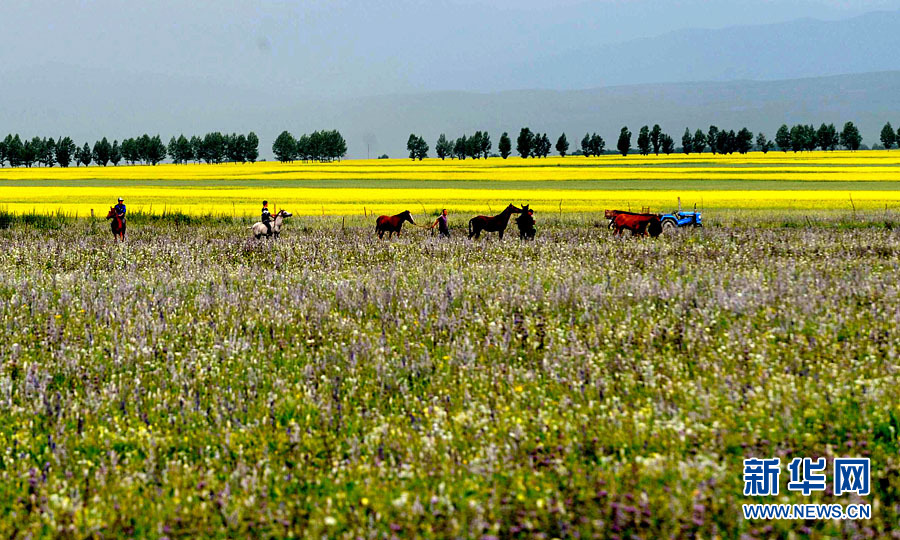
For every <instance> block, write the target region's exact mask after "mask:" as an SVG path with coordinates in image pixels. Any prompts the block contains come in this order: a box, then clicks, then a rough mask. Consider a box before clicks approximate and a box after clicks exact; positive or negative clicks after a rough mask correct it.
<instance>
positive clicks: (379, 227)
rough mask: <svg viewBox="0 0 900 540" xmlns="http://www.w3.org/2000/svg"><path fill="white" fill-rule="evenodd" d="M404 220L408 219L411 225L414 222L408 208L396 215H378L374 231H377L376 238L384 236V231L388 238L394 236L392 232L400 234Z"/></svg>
mask: <svg viewBox="0 0 900 540" xmlns="http://www.w3.org/2000/svg"><path fill="white" fill-rule="evenodd" d="M404 221H408V222H410V223H412V224H413V225H415V224H416V222H415V221H413V218H412V216H411V215H410V213H409V210H407V211H405V212H400V213H399V214H397V215H396V216H378V219H377V220H376V221H375V232H376V233H378V238H384V233H388V238H391V237H392V236H394V233H397V236H400V229H401V228H403V222H404Z"/></svg>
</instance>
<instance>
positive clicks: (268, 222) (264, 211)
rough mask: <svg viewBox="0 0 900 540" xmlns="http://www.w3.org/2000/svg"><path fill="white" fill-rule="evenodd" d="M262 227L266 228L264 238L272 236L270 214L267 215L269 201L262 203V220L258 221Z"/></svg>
mask: <svg viewBox="0 0 900 540" xmlns="http://www.w3.org/2000/svg"><path fill="white" fill-rule="evenodd" d="M260 221H261V222H262V224H263V225H265V226H266V236H267V237H268V236H271V235H272V224H271V221H272V214H270V213H269V201H263V207H262V218H261V219H260Z"/></svg>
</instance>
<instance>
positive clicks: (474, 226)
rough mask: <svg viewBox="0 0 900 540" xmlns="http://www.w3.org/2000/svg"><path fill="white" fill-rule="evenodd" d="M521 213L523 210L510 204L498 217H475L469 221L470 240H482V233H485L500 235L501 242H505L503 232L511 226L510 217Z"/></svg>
mask: <svg viewBox="0 0 900 540" xmlns="http://www.w3.org/2000/svg"><path fill="white" fill-rule="evenodd" d="M521 213H522V209H521V208H516V207H515V206H513V205H511V204H510V205H509V206H507V207H506V209H505V210H503V211H502V212H500V213H499V214H497V215H496V216H475V217H473V218H472V219H470V220H469V238H473V237H474V238H480V237H481V231H485V232H495V233H499V234H500V240H503V231H505V230H506V226H507V225H509V217H510V216H512V215H513V214H521Z"/></svg>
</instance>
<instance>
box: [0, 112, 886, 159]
mask: <svg viewBox="0 0 900 540" xmlns="http://www.w3.org/2000/svg"><path fill="white" fill-rule="evenodd" d="M862 141H863V138H862V135H861V134H860V132H859V129H858V128H857V127H856V126H855V125H854V123H853V122H847V123H845V124H844V126H843V129H842V130H841V131H840V132H838V131H837V128H836V127H835V126H834V124H824V123H823V124H822V125H820V126H819V127H818V128H815V127H814V126H813V125H805V124H797V125H794V126H791V127H788V125H787V124H784V125H782V126H781V127H780V128H779V129H778V131H777V132H776V134H775V137H774V139H772V140H769V139H768V137H766V135H765V134H764V133H758V134H756V135H755V137H754V134H753V133H752V132H751V131H750V130H748V129H747V128H746V127H744V128H741V129H740V130H738V131H734V130H725V129H720V128H718V127H717V126H715V125H712V126H710V127H709V129H708V130H706V131H704V130H702V129H697V130H695V131H693V132H692V131H691V129H690V128H685V131H684V134H683V135H682V137H681V146H680V147H676V146H675V140H674V139H673V138H672V137H671V136H670V135H668V134H667V133H665V132H663V131H662V129H661V128H660V126H659V124H655V125H654V126H653V127H652V128H651V127H650V126H649V125H645V126H642V127H641V129H640V130H639V132H638V136H637V141H636V143H637V148H636V150H637V151H638V152H639V153H640V154H641V155H649V154H650V153H651V152H653V153H655V154H656V155H659V153H660V152H662V153H664V154H671V153H674V152H679V151H680V152H683V153H685V154H692V153H694V154H698V153H703V152H705V151H707V150H708V151H709V152H711V153H712V154H733V153H735V152H736V153H740V154H746V153H747V152H749V151H751V150H754V149H755V150H758V151H761V152H764V153H766V152H769V151H771V150H775V149H776V148H777V149H778V150H781V151H783V152H789V151H792V152H801V151H812V150H815V149H821V150H824V151H833V150H836V149H837V148H838V147H843V148H845V149H847V150H851V151H855V150H859V149H860V148H864V145H863V144H862ZM515 142H516V146H515V151H516V152H517V153H518V154H519V156H521V157H522V158H529V157H534V158H540V157H547V156H548V155H549V154H550V151H551V149H552V148H554V147H555V149H556V151H557V153H558V154H559V155H560V156H563V157H564V156H566V155H570V153H569V148H570V145H569V141H568V138H567V137H566V134H565V133H562V134H561V135H560V136H559V138H558V139H557V141H556V144H555V145H554V146H552V145H551V142H550V138H549V136H548V135H547V134H546V133H543V134H541V133H535V132H532V131H531V129H530V128H528V127H524V128H522V129H521V130H520V132H519V136H518V137H517V138H516V141H515ZM880 142H881V145H880V146H878V145H875V146H874V148H883V149H886V150H890V149H892V148H893V147H894V146H900V129H897V130H896V131H895V130H894V128H893V126H892V125H891V123H890V122H887V123H886V124H885V125H884V127H883V128H882V130H881V134H880ZM406 147H407V151H408V152H409V157H410V158H411V159H413V160H422V159H424V158H426V157H428V152H429V150H430V147H429V145H428V143H427V142H426V141H425V139H424V138H423V137H421V136H419V135H416V134H410V136H409V139H408V140H407V145H406ZM492 148H493V142H492V141H491V136H490V134H489V133H488V132H487V131H476V132H475V134H474V135H471V136H468V135H465V134H463V135H462V136H460V137H458V138H457V139H449V138H447V136H446V135H445V134H444V133H441V134H440V136H439V137H438V140H437V142H436V144H435V148H434V150H435V154H436V155H437V157H439V158H441V159H446V158H450V159H460V160H464V159H466V158H472V159H480V158H485V159H487V158H488V157H491V156H498V157H501V158H503V159H506V158H508V157H509V156H510V155H512V153H513V145H512V140H511V139H510V137H509V134H508V133H507V132H504V133H503V134H502V135H501V136H500V139H499V141H498V143H497V152H498V153H496V154H494V153H491V150H492ZM633 149H634V148H633V147H632V132H631V131H630V130H629V129H628V127H627V126H625V127H623V128H622V129H621V131H620V132H619V137H618V140H617V143H616V149H615V150H614V151H613V150H608V149H607V148H606V141H605V140H604V139H603V137H601V136H600V135H598V134H597V133H585V135H584V138H582V140H581V145H580V148H579V149H577V150H575V151H574V152H572V153H571V155H581V156H588V157H590V156H599V155H602V154H611V153H618V154H621V155H622V156H627V155H628V154H629V153H630V152H631V151H632V150H633ZM272 152H273V153H274V154H275V157H276V159H278V160H279V161H282V162H287V161H295V160H302V161H333V160H339V159H341V158H343V157H344V156H345V155H346V154H347V143H346V141H345V140H344V137H343V136H342V135H341V134H340V132H339V131H337V130H330V131H327V130H326V131H314V132H313V133H311V134H308V135H307V134H304V135H301V136H300V137H299V138H294V136H293V135H291V133H290V132H288V131H283V132H282V133H281V134H280V135H279V136H278V137H277V138H276V139H275V142H274V143H273V145H272ZM382 157H384V156H382ZM166 158H169V159H171V161H172V163H176V164H178V163H182V164H183V163H188V162H190V161H193V162H195V163H199V162H205V163H223V162H234V163H237V162H241V163H246V162H250V163H254V162H256V161H257V160H258V159H259V138H258V137H257V136H256V134H255V133H253V132H252V131H251V132H250V133H248V134H247V135H243V134H235V133H232V134H230V135H229V134H227V133H226V134H223V133H220V132H211V133H207V134H206V135H204V136H203V137H199V136H196V135H195V136H192V137H190V138H187V137H186V136H185V135H183V134H182V135H180V136H178V137H174V136H173V137H172V138H171V139H170V140H169V143H168V145H167V144H165V143H163V141H162V139H161V138H160V136H159V135H156V136H152V137H151V136H149V135H147V134H144V135H141V136H140V137H134V138H127V139H124V140H122V142H121V143H119V142H118V141H116V140H114V141H113V142H112V143H110V142H109V140H108V139H107V138H106V137H103V138H102V139H100V140H99V141H96V142H95V143H94V144H93V146H91V145H90V144H89V143H87V142H86V143H84V144H83V145H81V146H79V145H77V144H76V143H75V142H74V141H73V140H72V138H71V137H59V138H58V139H53V138H52V137H50V138H41V137H33V138H32V139H27V138H26V139H22V138H21V137H20V136H19V134H9V135H7V136H6V138H5V139H3V140H0V167H3V166H5V164H7V163H8V164H9V165H10V166H12V167H32V166H35V165H42V166H45V167H53V166H55V165H59V166H60V167H69V166H70V165H72V164H74V165H75V166H76V167H77V166H81V165H84V166H89V165H91V164H92V163H93V164H96V165H101V166H104V167H105V166H107V165H108V164H110V163H112V164H113V165H114V166H115V165H118V164H119V163H121V162H123V161H124V162H126V163H130V164H132V165H134V164H137V163H141V164H149V165H156V164H158V163H161V162H162V161H164V160H165V159H166Z"/></svg>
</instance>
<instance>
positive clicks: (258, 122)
mask: <svg viewBox="0 0 900 540" xmlns="http://www.w3.org/2000/svg"><path fill="white" fill-rule="evenodd" d="M878 10H892V11H894V12H895V14H894V17H900V12H897V10H900V0H854V1H852V2H845V1H837V0H731V1H718V0H596V1H585V0H554V1H547V0H515V1H514V0H497V1H493V2H484V1H479V0H429V1H424V0H388V1H376V2H373V1H371V0H305V1H286V0H215V1H211V0H192V1H190V2H185V1H184V0H154V1H152V2H135V1H132V0H129V1H125V0H33V1H29V2H24V1H22V2H20V1H12V0H9V1H0V28H2V29H3V31H0V134H4V133H9V132H20V133H22V134H23V135H25V134H27V135H28V136H32V135H41V136H46V135H55V136H59V135H63V134H68V135H71V136H73V137H74V138H76V140H79V141H80V140H84V139H86V140H96V139H99V138H100V137H102V136H108V137H109V138H110V139H113V138H118V139H121V138H123V137H126V136H134V135H140V134H141V133H145V132H146V133H151V134H152V133H160V134H161V135H162V136H163V137H168V136H171V135H173V134H178V133H186V134H188V135H190V134H194V133H199V134H202V133H205V132H207V131H223V132H245V133H246V132H248V131H250V130H255V131H257V133H258V134H259V136H260V139H261V144H260V149H261V151H262V154H263V156H267V155H268V153H269V149H270V148H271V141H272V140H273V139H274V138H275V136H277V134H278V133H279V132H280V130H281V129H290V130H291V131H292V132H295V133H296V134H299V133H303V132H308V131H312V130H314V129H333V128H340V129H342V130H344V131H346V132H347V133H348V134H349V135H348V143H349V147H350V154H351V156H353V157H364V156H365V155H366V152H367V151H368V150H370V148H369V147H372V146H373V145H372V144H368V143H369V142H370V141H372V140H376V139H377V140H378V141H379V145H377V148H378V151H379V152H380V151H389V152H390V153H391V154H399V153H402V145H403V144H404V141H405V140H406V136H407V135H406V133H409V131H408V130H411V129H424V128H423V127H422V126H423V122H424V119H425V116H426V115H429V116H428V118H429V120H428V125H427V126H425V128H427V129H435V130H442V129H445V128H444V126H457V128H456V129H469V128H470V127H471V128H473V129H478V128H479V127H485V126H479V125H476V123H477V122H480V121H481V120H474V119H473V120H466V121H465V122H463V121H462V116H461V115H460V114H459V113H458V111H460V109H459V107H460V106H461V103H463V102H464V101H465V100H463V101H460V100H458V99H457V100H456V101H455V102H454V103H452V104H451V103H445V104H443V105H442V103H441V101H440V100H441V99H443V98H441V97H439V96H440V94H437V93H439V92H445V91H464V92H475V93H485V94H487V93H494V92H502V91H516V90H534V89H547V90H581V89H587V88H597V87H601V86H614V85H621V84H646V83H655V82H660V83H664V82H679V81H697V80H701V81H711V80H716V81H727V80H733V79H739V78H748V79H756V80H772V79H778V78H784V79H789V78H798V77H809V76H816V75H820V74H821V75H833V74H839V73H851V72H861V71H881V70H895V69H900V59H898V57H896V55H895V54H892V53H891V52H887V53H885V51H896V50H897V47H898V46H900V43H897V42H896V41H897V40H900V33H898V32H896V31H894V29H893V26H892V24H893V21H894V19H893V18H890V17H884V18H883V19H884V20H881V19H882V17H880V16H878V17H874V21H875V23H874V24H873V23H872V22H871V21H872V20H871V19H870V20H868V22H865V23H862V25H861V26H860V25H856V26H854V25H849V26H847V27H845V28H843V31H844V34H843V36H844V37H843V38H842V39H843V40H844V41H843V42H841V41H840V40H835V39H833V38H832V37H831V34H830V32H831V30H830V29H829V27H827V25H825V26H823V25H818V26H817V25H806V26H807V27H810V28H807V31H808V32H809V35H805V36H801V41H802V42H803V43H802V44H801V45H800V46H798V47H793V48H794V52H795V53H796V54H794V55H793V57H791V58H790V59H788V58H786V57H784V56H783V55H781V54H780V52H781V51H780V50H778V51H777V52H773V50H772V49H771V48H770V49H765V47H762V46H760V47H755V43H756V42H757V41H761V40H765V41H767V42H768V45H769V46H770V47H774V46H782V41H783V40H786V41H784V43H785V44H786V45H784V46H786V47H790V46H791V43H790V40H791V36H784V35H783V34H784V33H789V32H790V31H791V30H790V29H791V28H799V27H797V26H790V25H792V24H794V22H796V21H797V20H798V19H803V18H809V19H816V20H822V21H844V20H846V19H849V18H852V17H856V16H860V15H863V14H866V13H872V12H873V11H878ZM879 21H880V28H877V29H876V28H875V27H876V26H879V24H878V22H879ZM782 22H786V24H787V25H788V26H785V27H784V29H782V28H781V27H766V29H765V30H764V31H760V32H757V31H756V29H755V28H754V27H753V26H748V25H771V24H772V23H782ZM738 26H741V27H742V29H738V28H736V27H738ZM801 26H802V25H801ZM860 28H862V29H860ZM690 29H700V31H699V34H698V33H697V32H696V31H693V32H691V31H689V30H690ZM714 29H717V30H718V32H714V31H708V30H714ZM723 29H724V30H723ZM870 30H872V31H870ZM875 30H877V31H875ZM686 31H687V32H686ZM670 34H672V35H671V36H670ZM707 34H708V36H707ZM732 34H733V35H740V36H742V37H741V41H742V43H741V46H740V47H736V46H734V47H733V46H731V45H732V41H731V38H730V37H731V36H732ZM870 34H871V36H870ZM697 36H700V37H704V36H706V37H709V40H708V41H707V42H706V43H707V44H706V46H705V49H706V50H703V51H692V50H691V48H692V47H698V46H697V45H693V40H697V39H699V38H698V37H697ZM759 36H765V37H764V38H761V37H759ZM857 36H861V37H871V39H869V40H864V39H857ZM893 36H897V38H896V39H895V38H894V37H893ZM651 38H652V39H651ZM804 40H805V41H804ZM816 40H818V41H816ZM823 42H824V43H827V45H828V47H831V49H830V50H829V49H828V47H823V46H822V43H823ZM845 42H846V43H848V44H850V45H854V44H855V45H856V47H855V49H854V48H853V47H843V43H845ZM673 43H677V44H679V45H678V46H677V49H676V50H674V51H673V50H671V49H675V47H673V46H672V45H671V44H673ZM760 45H764V44H762V43H761V44H760ZM682 47H683V48H684V51H683V54H682V53H681V51H680V49H681V48H682ZM701 47H702V46H701ZM660 48H663V49H666V50H665V51H662V52H664V53H666V54H660V51H659V49H660ZM725 49H728V50H727V51H726V50H725ZM845 49H846V50H845ZM851 49H852V50H851ZM870 50H871V53H870ZM718 51H724V52H728V53H730V54H728V55H721V54H719V52H718ZM754 51H755V52H756V54H755V58H752V59H751V58H750V53H752V52H754ZM701 53H702V54H701ZM610 56H615V57H616V59H617V62H615V63H614V62H612V61H610V58H609V57H610ZM726 56H727V58H726ZM770 58H771V59H772V60H771V62H773V63H774V64H772V63H770V60H769V59H770ZM779 58H780V61H779ZM751 60H752V61H751ZM788 60H790V61H788ZM654 62H655V63H654ZM772 65H775V66H781V65H783V68H784V69H782V70H780V71H779V70H771V69H769V67H771V66H772ZM711 68H712V69H711ZM657 76H658V78H659V80H655V79H656V78H657ZM423 93H426V95H431V94H434V95H435V96H437V97H433V98H429V99H431V100H432V101H429V102H428V103H429V105H428V106H427V107H426V108H425V109H424V110H425V111H426V115H423V114H421V113H413V112H411V111H412V110H413V109H411V108H409V107H407V106H406V105H404V100H403V97H404V96H406V95H411V94H416V95H419V94H423ZM429 93H431V94H429ZM372 96H376V97H381V96H394V97H395V98H396V99H393V100H389V101H387V102H385V103H386V104H389V105H390V106H389V107H388V106H387V105H385V106H384V107H383V109H385V110H390V111H391V112H390V114H381V113H384V111H383V110H374V109H371V108H370V109H365V108H360V107H359V106H360V105H361V104H362V103H366V104H371V103H378V100H377V99H375V100H373V99H368V98H371V97H372ZM448 99H456V98H448ZM826 105H827V104H826ZM729 106H734V107H741V104H740V103H735V104H730V105H729ZM354 107H356V108H354ZM454 107H456V108H454ZM347 110H354V111H357V112H356V113H354V115H352V116H348V115H347V114H346V111H347ZM685 110H686V109H685ZM454 111H457V112H454ZM537 113H540V115H542V116H541V118H544V117H546V120H547V122H548V125H556V124H554V122H557V123H558V119H556V118H551V116H552V115H553V114H555V113H554V109H553V108H552V107H544V108H543V109H542V110H541V111H533V110H521V111H515V110H512V111H510V113H509V114H510V115H514V116H515V117H516V118H517V119H518V118H523V119H525V118H529V115H533V114H537ZM479 114H480V115H481V117H484V116H485V114H488V115H490V114H492V113H491V111H486V112H483V113H479ZM467 118H468V117H467ZM488 119H489V121H490V122H491V126H492V129H502V130H505V129H513V128H514V127H515V126H507V125H506V123H505V121H503V122H501V118H500V114H499V113H495V114H494V115H493V117H489V118H488ZM516 121H518V120H516ZM704 121H705V119H704ZM466 122H468V123H466ZM469 123H471V124H472V125H471V126H469ZM494 126H496V127H494ZM574 127H578V129H581V126H580V125H579V126H573V128H574ZM600 127H603V126H600ZM610 129H611V128H610ZM0 136H2V135H0Z"/></svg>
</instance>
